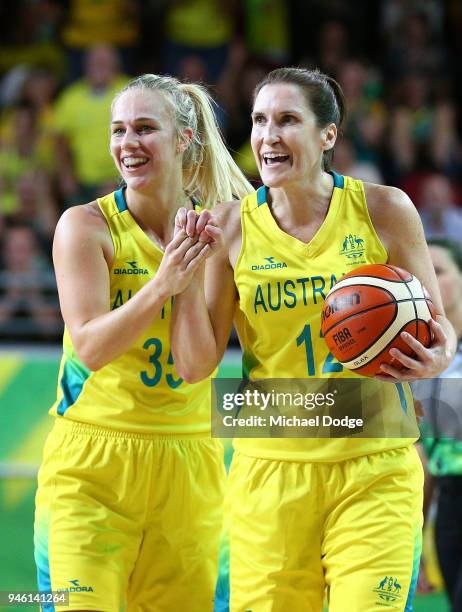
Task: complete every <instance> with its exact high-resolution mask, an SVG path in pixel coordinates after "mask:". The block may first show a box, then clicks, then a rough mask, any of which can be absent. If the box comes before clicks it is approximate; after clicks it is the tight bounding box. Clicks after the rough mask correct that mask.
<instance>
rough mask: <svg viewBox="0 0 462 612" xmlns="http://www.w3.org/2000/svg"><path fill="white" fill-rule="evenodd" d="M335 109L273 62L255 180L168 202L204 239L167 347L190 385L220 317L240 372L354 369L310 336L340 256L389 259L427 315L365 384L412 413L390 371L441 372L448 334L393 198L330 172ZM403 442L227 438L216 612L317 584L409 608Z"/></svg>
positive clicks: (353, 600) (396, 195)
mask: <svg viewBox="0 0 462 612" xmlns="http://www.w3.org/2000/svg"><path fill="white" fill-rule="evenodd" d="M343 115H344V101H343V95H342V92H341V90H340V88H339V86H338V84H337V83H336V82H335V81H334V80H333V79H331V78H329V77H327V76H326V75H323V74H322V73H320V72H318V71H310V70H303V69H295V68H284V69H278V70H275V71H273V72H271V73H270V74H269V75H268V76H267V77H266V78H265V79H264V80H263V82H261V83H260V84H259V85H258V86H257V89H256V93H255V101H254V107H253V112H252V122H253V127H252V138H251V140H252V148H253V151H254V155H255V158H256V161H257V165H258V167H259V170H260V174H261V177H262V180H263V183H264V185H265V186H263V187H261V188H260V189H259V190H258V191H257V192H256V193H253V194H250V195H249V196H247V197H246V198H244V199H243V200H242V201H241V204H240V206H239V205H238V204H236V203H231V204H225V205H223V206H220V207H218V209H217V211H216V213H214V217H211V215H210V213H209V212H205V211H204V213H203V214H201V216H200V217H199V218H198V217H197V214H196V213H195V212H194V211H186V210H184V209H180V211H179V213H178V216H177V221H176V223H177V226H178V228H184V229H186V232H187V233H188V235H190V236H196V235H200V236H203V235H206V236H208V237H210V238H212V239H213V246H214V247H215V248H216V250H217V254H216V255H215V256H214V257H212V258H211V259H210V260H209V261H208V262H207V274H206V283H205V289H206V291H205V292H204V291H202V290H201V287H202V284H201V278H200V276H199V275H196V276H195V278H194V279H193V281H192V283H191V284H190V285H189V286H188V288H187V289H186V290H185V291H184V292H183V293H182V294H181V295H180V296H178V299H177V300H176V301H175V308H174V317H173V323H174V325H173V327H172V349H173V352H174V356H175V359H176V363H177V367H178V368H179V371H180V372H181V373H182V375H183V376H185V377H186V378H187V379H188V380H200V379H201V378H203V377H204V376H206V375H209V374H210V372H211V371H212V370H213V368H214V367H215V366H216V364H217V362H218V360H219V359H220V358H221V356H222V355H223V352H224V350H225V347H226V343H227V340H228V337H229V333H230V329H231V325H232V320H233V317H234V315H235V322H236V327H237V330H238V333H239V337H240V342H241V344H242V349H243V353H244V355H243V370H244V372H245V374H246V376H247V377H249V378H250V379H265V378H271V379H276V378H306V377H312V379H315V378H327V377H335V378H342V377H344V378H348V377H352V376H353V377H354V376H355V375H354V374H352V373H351V372H350V373H348V372H347V371H345V370H344V369H343V368H342V366H341V364H339V363H337V362H335V360H334V359H333V357H332V355H330V354H329V353H328V349H327V346H326V345H325V343H324V341H323V339H322V338H321V337H320V314H321V309H322V305H323V301H324V298H325V295H326V293H327V292H328V290H329V289H330V287H331V285H332V284H333V283H334V282H335V280H336V279H338V278H340V277H341V276H342V275H343V274H344V273H346V272H347V271H350V270H352V269H354V267H355V266H357V265H363V264H365V263H385V262H389V263H391V264H395V265H398V266H401V267H403V268H405V269H407V270H410V271H411V272H413V273H414V274H415V275H416V276H417V277H418V278H420V279H421V280H422V281H423V283H424V284H425V285H426V287H427V288H428V290H429V291H430V293H431V295H432V296H433V300H434V303H435V306H436V309H437V311H438V317H437V322H434V323H432V331H433V335H434V340H433V343H432V345H431V347H430V348H425V347H424V346H422V345H421V344H420V343H419V342H416V341H415V340H413V339H412V338H410V337H408V336H406V338H405V339H406V342H407V343H408V344H409V345H410V346H411V347H412V348H413V349H414V351H415V353H416V357H415V358H410V357H406V356H404V355H403V354H402V353H401V352H399V351H396V350H393V355H394V357H395V358H396V359H397V360H398V361H400V362H401V364H402V365H403V366H404V367H405V369H404V370H403V371H399V370H398V369H397V368H395V367H391V366H383V376H384V377H385V375H387V376H392V377H393V378H392V380H393V381H394V383H395V384H393V383H391V382H389V381H390V378H385V380H387V381H388V382H387V383H385V382H382V381H381V380H379V381H375V382H373V384H376V385H377V386H378V387H379V393H378V395H377V396H376V398H377V400H376V401H379V402H380V404H379V405H378V406H375V409H376V410H378V411H379V412H380V414H383V418H384V420H386V417H387V414H391V413H393V414H396V411H398V413H399V414H401V415H402V414H403V412H404V413H407V411H409V410H411V409H412V401H411V395H410V391H409V388H408V385H407V384H405V385H403V384H402V382H401V381H407V380H411V379H415V378H421V377H431V376H435V375H437V374H438V373H439V372H441V371H442V370H443V369H444V368H445V367H446V366H447V364H448V363H449V360H450V358H451V357H452V355H453V354H454V349H455V336H454V331H453V330H452V328H451V326H450V324H449V322H448V321H447V320H446V319H445V317H444V316H443V309H442V305H441V299H440V296H439V292H438V287H437V283H436V280H435V276H434V272H433V268H432V265H431V260H430V257H429V254H428V249H427V246H426V243H425V239H424V235H423V231H422V226H421V223H420V220H419V217H418V214H417V212H416V210H415V209H414V207H413V206H412V204H411V202H410V201H409V199H408V197H407V196H406V195H405V194H404V193H403V192H401V191H399V190H398V189H394V188H392V187H384V186H379V185H372V184H363V183H362V182H361V181H359V180H355V179H352V178H350V177H346V176H340V175H338V174H336V173H335V172H333V171H330V170H329V168H330V160H331V157H332V152H333V148H334V145H335V141H336V138H337V133H338V130H339V128H340V126H341V124H342V119H343ZM216 225H218V226H219V227H222V228H223V233H222V232H221V230H220V229H219V227H215V226H216ZM350 236H351V237H352V239H353V240H352V242H353V247H351V249H350V248H349V247H348V244H349V243H350ZM346 238H347V240H346ZM345 240H346V242H347V244H346V245H345ZM221 243H224V245H225V248H221V250H220V248H219V247H220V244H221ZM355 245H360V247H361V248H359V246H358V247H357V248H356V246H355ZM347 247H348V248H347ZM352 249H353V250H354V255H355V256H354V257H350V255H352V254H353V253H352V252H351V250H352ZM313 384H314V383H313ZM338 402H339V403H340V405H337V409H340V412H341V410H342V405H341V397H340V398H339V400H338ZM400 411H401V412H400ZM415 437H416V436H414V437H406V438H402V437H400V438H398V437H394V438H392V437H388V438H387V437H385V435H384V436H383V437H382V438H379V437H375V438H356V439H351V438H347V437H343V438H325V439H308V438H304V439H303V438H300V437H299V438H280V439H274V438H268V437H266V438H264V437H262V438H258V439H249V438H241V439H236V440H235V444H234V446H235V449H236V453H235V455H234V459H233V463H232V467H231V473H230V484H229V500H230V517H229V518H230V547H231V561H230V579H231V610H232V611H233V612H244V611H245V610H252V612H266V611H270V610H271V611H273V612H274V611H276V610H277V611H285V610H291V611H302V610H303V611H307V610H310V611H319V612H320V611H321V610H322V606H323V597H324V592H325V589H327V596H328V599H329V610H330V612H345V610H348V612H353V611H358V612H359V611H361V612H363V611H364V610H367V611H368V612H373V611H377V612H379V611H382V610H383V609H384V606H389V607H390V606H392V607H393V609H397V610H404V609H406V610H409V609H411V608H410V606H411V604H412V595H413V590H414V586H415V581H416V575H415V570H416V568H417V567H418V558H419V553H420V534H421V521H422V518H421V515H422V480H423V477H422V468H421V464H420V461H419V458H418V456H417V454H416V452H415V449H414V447H413V442H414V441H415Z"/></svg>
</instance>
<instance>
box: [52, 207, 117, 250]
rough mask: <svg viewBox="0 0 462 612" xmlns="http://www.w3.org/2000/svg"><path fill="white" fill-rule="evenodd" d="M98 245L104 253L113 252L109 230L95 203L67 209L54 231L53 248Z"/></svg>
mask: <svg viewBox="0 0 462 612" xmlns="http://www.w3.org/2000/svg"><path fill="white" fill-rule="evenodd" d="M89 243H99V244H101V246H102V247H103V249H104V251H105V253H107V254H110V253H111V252H112V250H113V248H112V240H111V234H110V232H109V228H108V225H107V222H106V219H105V218H104V215H103V213H102V212H101V210H100V208H99V206H98V204H97V203H96V202H89V203H88V204H82V205H80V206H72V207H71V208H68V209H67V210H66V211H65V212H64V213H63V214H62V215H61V217H60V219H59V221H58V224H57V226H56V231H55V239H54V248H63V247H64V245H69V246H70V248H73V247H76V246H78V245H80V247H81V248H84V247H85V246H87V245H88V244H89Z"/></svg>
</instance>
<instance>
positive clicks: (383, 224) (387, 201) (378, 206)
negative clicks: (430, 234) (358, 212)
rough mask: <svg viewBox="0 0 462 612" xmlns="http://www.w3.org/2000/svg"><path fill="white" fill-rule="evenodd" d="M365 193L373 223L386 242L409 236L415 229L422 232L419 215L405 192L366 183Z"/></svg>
mask: <svg viewBox="0 0 462 612" xmlns="http://www.w3.org/2000/svg"><path fill="white" fill-rule="evenodd" d="M364 191H365V194H366V201H367V207H368V209H369V214H370V216H371V220H372V223H373V225H374V227H375V229H376V230H377V232H378V234H379V236H380V237H381V238H384V241H385V242H388V240H389V238H390V237H395V238H396V237H399V236H400V235H402V234H407V233H408V232H409V230H410V229H412V228H413V227H414V228H416V227H417V229H419V230H420V228H421V221H420V217H419V213H418V212H417V210H416V208H415V206H414V204H413V203H412V200H411V199H410V198H409V196H408V195H407V194H406V193H405V192H404V191H402V190H401V189H398V188H397V187H390V186H387V185H375V184H373V183H364ZM385 246H386V245H385Z"/></svg>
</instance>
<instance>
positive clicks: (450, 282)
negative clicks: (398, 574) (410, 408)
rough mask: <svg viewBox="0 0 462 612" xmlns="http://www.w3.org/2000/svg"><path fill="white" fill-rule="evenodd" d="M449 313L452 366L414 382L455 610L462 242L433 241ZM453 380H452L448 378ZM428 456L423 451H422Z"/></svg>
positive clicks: (459, 605) (461, 564)
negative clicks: (453, 347)
mask: <svg viewBox="0 0 462 612" xmlns="http://www.w3.org/2000/svg"><path fill="white" fill-rule="evenodd" d="M428 245H429V250H430V255H431V258H432V261H433V265H434V267H435V272H436V276H437V279H438V285H439V288H440V292H441V297H442V300H443V304H444V308H445V311H446V316H447V318H448V319H449V321H450V322H451V323H452V325H453V327H454V329H455V331H456V334H457V337H458V339H459V344H458V349H457V353H456V355H455V357H454V359H453V360H452V362H451V364H450V366H449V367H448V368H447V369H446V370H445V371H444V372H442V373H441V374H440V376H439V377H438V378H434V379H431V380H421V381H417V382H416V383H413V385H412V389H413V393H414V395H415V397H416V398H417V399H418V400H420V401H421V402H422V405H423V407H424V410H425V417H424V420H423V422H422V423H421V430H422V437H421V445H422V447H423V450H424V453H425V454H424V456H423V461H424V463H426V464H427V465H426V467H427V470H426V472H427V474H426V479H427V482H426V487H425V489H426V491H427V492H428V495H427V498H426V499H425V507H426V508H428V507H429V505H430V502H431V495H432V491H433V480H434V479H436V483H435V484H437V486H438V489H439V496H438V501H437V514H436V521H435V541H436V550H437V555H438V561H439V565H440V568H441V572H442V574H443V578H444V582H445V585H446V590H447V593H448V596H449V599H450V601H451V610H452V612H460V610H462V523H461V520H460V518H461V516H462V404H461V392H462V385H461V382H462V380H461V379H462V245H461V243H460V242H455V241H450V240H444V239H441V240H437V239H430V240H428ZM446 379H451V380H446ZM421 456H422V454H421Z"/></svg>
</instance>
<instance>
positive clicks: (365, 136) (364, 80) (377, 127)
mask: <svg viewBox="0 0 462 612" xmlns="http://www.w3.org/2000/svg"><path fill="white" fill-rule="evenodd" d="M338 80H339V83H340V85H341V87H342V89H343V92H344V95H345V98H346V101H347V105H348V115H347V119H346V125H345V128H344V133H345V135H346V136H347V137H348V138H349V140H350V142H351V144H352V146H353V148H354V150H355V154H356V157H357V158H358V160H359V161H361V162H362V161H371V162H373V163H375V164H377V163H379V161H380V160H381V157H382V149H383V139H384V134H385V127H386V121H387V109H386V107H385V104H384V103H383V100H382V85H381V82H380V78H379V76H378V74H377V72H376V70H374V69H372V68H367V67H366V66H365V65H364V63H362V62H361V61H359V60H357V59H352V60H348V61H345V62H343V63H342V64H341V65H340V66H339V69H338Z"/></svg>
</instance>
